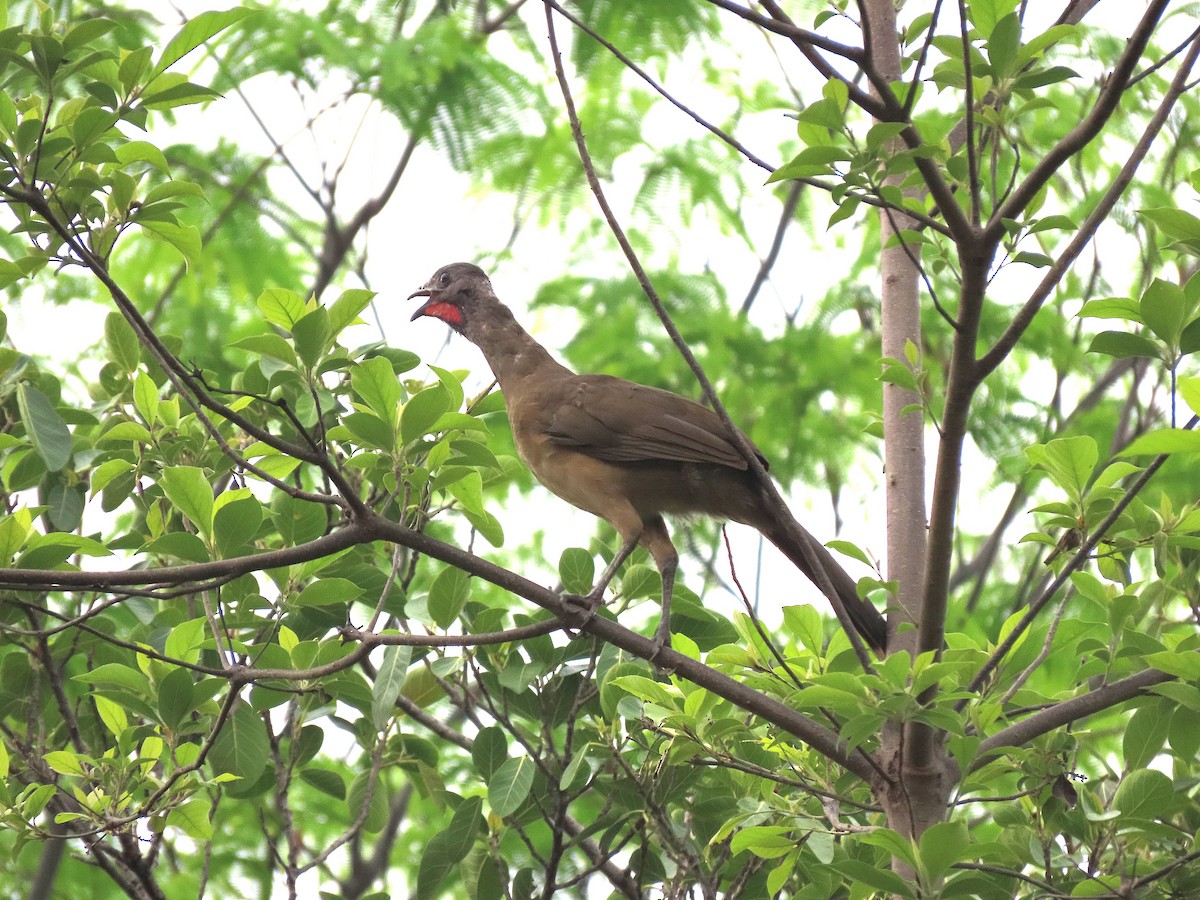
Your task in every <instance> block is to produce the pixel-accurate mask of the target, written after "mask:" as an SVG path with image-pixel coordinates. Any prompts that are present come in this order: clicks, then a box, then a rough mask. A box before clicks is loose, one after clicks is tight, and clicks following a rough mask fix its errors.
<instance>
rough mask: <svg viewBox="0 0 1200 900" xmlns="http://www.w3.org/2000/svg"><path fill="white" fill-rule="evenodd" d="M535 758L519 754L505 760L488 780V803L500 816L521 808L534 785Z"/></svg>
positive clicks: (510, 813)
mask: <svg viewBox="0 0 1200 900" xmlns="http://www.w3.org/2000/svg"><path fill="white" fill-rule="evenodd" d="M533 769H534V766H533V760H531V759H530V758H529V757H527V756H518V757H515V758H513V759H509V760H505V761H504V762H503V763H502V764H501V765H500V768H498V769H497V770H496V773H495V775H493V776H492V777H491V779H489V780H488V794H487V795H488V804H489V805H490V806H491V807H492V812H493V813H495V814H496V815H498V816H510V815H512V814H513V813H515V812H516V811H517V810H518V809H520V808H521V804H522V803H524V802H525V798H526V797H528V796H529V791H530V789H531V788H532V787H533Z"/></svg>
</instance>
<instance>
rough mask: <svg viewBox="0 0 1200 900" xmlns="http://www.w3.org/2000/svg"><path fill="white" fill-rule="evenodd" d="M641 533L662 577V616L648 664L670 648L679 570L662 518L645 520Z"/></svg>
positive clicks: (655, 633) (643, 542) (676, 554)
mask: <svg viewBox="0 0 1200 900" xmlns="http://www.w3.org/2000/svg"><path fill="white" fill-rule="evenodd" d="M645 526H646V527H645V529H644V530H643V531H642V538H641V540H642V544H643V545H645V547H646V549H647V550H649V551H650V555H651V556H652V557H654V564H655V565H656V566H658V574H659V575H661V576H662V616H661V618H659V620H658V629H657V630H656V631H655V632H654V652H653V653H651V654H650V662H652V663H653V662H655V660H656V659H658V655H659V654H660V653H662V651H663V648H666V649H670V647H671V595H672V593H674V590H675V571H676V569H678V568H679V554H678V553H677V552H676V550H675V545H674V544H673V543H671V534H670V532H669V531H667V523H666V522H664V521H663V517H662V516H654V517H652V518H650V519H647V520H646V523H645Z"/></svg>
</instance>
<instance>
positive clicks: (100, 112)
mask: <svg viewBox="0 0 1200 900" xmlns="http://www.w3.org/2000/svg"><path fill="white" fill-rule="evenodd" d="M116 124H117V114H116V113H113V112H109V111H108V110H107V109H101V108H100V107H98V106H90V107H88V108H87V109H85V110H83V111H82V112H81V113H80V114H79V115H78V116H76V117H75V121H74V122H72V123H71V137H72V139H73V140H74V141H75V144H76V146H77V147H80V148H83V147H86V146H87V145H88V144H90V143H92V142H93V141H95V140H96V139H98V138H100V137H102V136H103V135H104V134H105V133H107V132H108V131H109V129H111V128H112V127H113V126H114V125H116Z"/></svg>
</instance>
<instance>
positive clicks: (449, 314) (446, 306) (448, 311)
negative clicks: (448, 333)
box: [425, 303, 463, 325]
mask: <svg viewBox="0 0 1200 900" xmlns="http://www.w3.org/2000/svg"><path fill="white" fill-rule="evenodd" d="M425 315H427V316H433V317H434V318H435V319H441V320H442V321H443V322H445V323H446V324H447V325H461V324H462V322H463V315H462V310H461V309H459V308H458V307H457V306H455V305H454V304H452V303H430V304H429V305H428V306H427V307H425Z"/></svg>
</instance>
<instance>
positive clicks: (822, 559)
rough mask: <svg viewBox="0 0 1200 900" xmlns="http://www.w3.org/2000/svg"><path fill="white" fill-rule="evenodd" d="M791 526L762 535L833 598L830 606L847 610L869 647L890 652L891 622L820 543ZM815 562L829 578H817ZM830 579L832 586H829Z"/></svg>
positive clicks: (794, 524) (774, 527) (767, 530)
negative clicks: (859, 590)
mask: <svg viewBox="0 0 1200 900" xmlns="http://www.w3.org/2000/svg"><path fill="white" fill-rule="evenodd" d="M790 524H791V525H792V528H787V527H784V526H783V525H779V524H774V523H773V524H772V525H771V527H769V528H764V529H762V533H763V535H764V536H765V537H766V538H767V540H769V541H770V542H771V543H772V544H774V545H775V546H776V547H778V548H779V549H780V550H781V551H783V554H784V556H786V557H787V558H788V559H790V560H791V561H792V562H793V563H794V564H795V566H796V568H797V569H799V570H800V571H801V572H803V573H804V576H805V577H806V578H807V579H808V580H809V581H811V582H812V583H813V584H815V585H816V586H817V588H818V589H819V590H820V591H821V593H823V594H825V595H826V596H827V597H828V598H829V602H830V603H832V604H834V606H835V607H837V606H840V607H841V608H842V609H843V610H845V613H846V616H847V618H849V620H850V624H852V625H853V626H854V630H855V631H857V632H858V633H859V635H860V636H861V637H862V639H863V641H865V642H866V644H867V646H869V647H870V648H871V649H872V650H874V651H875V652H876V653H879V654H880V655H882V654H883V653H884V652H886V650H887V622H886V621H885V620H884V618H883V616H882V615H881V614H880V612H879V610H878V609H876V608H875V606H874V604H872V603H871V602H870V601H868V600H864V599H863V598H861V597H859V596H858V591H857V590H856V589H855V582H854V579H853V578H851V577H850V574H849V573H848V572H847V571H846V570H845V569H843V568H842V567H841V565H840V564H839V563H838V561H837V560H836V559H834V558H833V554H831V553H830V552H829V551H828V550H827V549H825V546H824V545H823V544H821V542H820V541H818V540H817V539H816V538H814V537H813V536H812V535H811V534H809V533H808V532H807V531H805V529H804V528H803V526H801V525H800V523H798V522H795V521H793V522H792V523H790ZM802 542H803V543H802ZM814 563H815V564H816V565H817V566H820V569H821V571H823V572H824V574H825V578H821V577H819V576H818V575H817V573H816V572H815V570H814ZM826 579H827V580H828V584H825V581H826ZM830 588H832V591H831V590H830Z"/></svg>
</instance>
